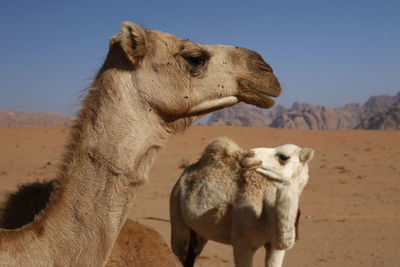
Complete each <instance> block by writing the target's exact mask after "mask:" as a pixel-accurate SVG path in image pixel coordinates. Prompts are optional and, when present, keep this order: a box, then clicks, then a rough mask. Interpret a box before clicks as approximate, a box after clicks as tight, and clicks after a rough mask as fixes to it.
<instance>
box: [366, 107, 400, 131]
mask: <svg viewBox="0 0 400 267" xmlns="http://www.w3.org/2000/svg"><path fill="white" fill-rule="evenodd" d="M359 128H363V129H376V130H400V101H399V102H396V103H394V104H393V105H392V106H391V107H389V109H387V110H386V111H382V112H378V113H376V114H375V115H372V116H370V117H368V118H364V119H362V120H361V123H360V126H359Z"/></svg>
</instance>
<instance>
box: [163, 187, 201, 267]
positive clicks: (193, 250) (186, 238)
mask: <svg viewBox="0 0 400 267" xmlns="http://www.w3.org/2000/svg"><path fill="white" fill-rule="evenodd" d="M179 195H180V190H179V187H178V186H177V184H176V185H175V187H174V189H173V190H172V194H171V198H170V217H171V248H172V251H173V252H174V253H175V255H176V256H177V257H178V259H179V260H180V261H181V263H182V264H183V266H185V267H192V266H193V265H194V261H195V259H196V257H197V256H198V255H199V254H200V253H201V251H202V250H203V248H204V246H205V244H206V243H207V239H204V238H202V237H201V236H199V235H198V234H196V233H195V232H194V231H193V230H191V229H190V228H189V226H188V225H187V224H186V223H185V221H184V220H183V217H182V214H181V205H180V201H179Z"/></svg>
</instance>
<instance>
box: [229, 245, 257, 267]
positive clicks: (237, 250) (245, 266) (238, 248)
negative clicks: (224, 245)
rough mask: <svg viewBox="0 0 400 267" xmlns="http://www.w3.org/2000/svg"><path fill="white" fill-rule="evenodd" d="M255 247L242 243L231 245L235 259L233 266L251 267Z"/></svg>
mask: <svg viewBox="0 0 400 267" xmlns="http://www.w3.org/2000/svg"><path fill="white" fill-rule="evenodd" d="M255 252H256V249H254V248H252V247H249V246H247V245H243V244H234V245H233V256H234V259H235V267H251V266H253V256H254V253H255Z"/></svg>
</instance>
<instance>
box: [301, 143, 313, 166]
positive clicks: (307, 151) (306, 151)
mask: <svg viewBox="0 0 400 267" xmlns="http://www.w3.org/2000/svg"><path fill="white" fill-rule="evenodd" d="M313 157H314V149H312V148H309V147H305V148H303V149H302V150H301V151H300V155H299V158H300V161H301V162H303V163H307V162H309V161H310V160H312V158H313Z"/></svg>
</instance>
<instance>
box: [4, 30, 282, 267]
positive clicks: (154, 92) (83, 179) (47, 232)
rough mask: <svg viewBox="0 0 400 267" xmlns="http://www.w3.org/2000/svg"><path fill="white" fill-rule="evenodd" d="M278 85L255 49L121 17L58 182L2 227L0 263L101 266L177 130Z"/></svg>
mask: <svg viewBox="0 0 400 267" xmlns="http://www.w3.org/2000/svg"><path fill="white" fill-rule="evenodd" d="M280 91H281V88H280V85H279V82H278V80H277V78H276V77H275V76H274V74H273V72H272V69H271V67H270V66H269V65H268V64H267V63H265V62H264V60H263V59H262V58H261V56H260V55H259V54H257V53H256V52H253V51H250V50H247V49H244V48H239V47H232V46H226V45H201V44H197V43H194V42H191V41H189V40H185V39H181V38H178V37H176V36H173V35H171V34H168V33H163V32H159V31H156V30H144V29H143V28H141V27H140V26H138V25H136V24H133V23H130V22H126V23H123V24H122V28H121V32H120V33H118V34H116V35H115V36H113V37H112V38H111V40H110V48H109V52H108V55H107V57H106V59H105V62H104V64H103V66H102V67H101V68H100V71H99V72H98V74H97V76H96V78H95V80H94V82H93V84H92V86H91V88H90V89H89V91H88V94H87V96H86V97H85V98H84V99H83V107H82V108H81V110H80V112H79V114H78V118H77V119H76V121H75V124H74V126H73V130H72V133H71V137H70V141H69V145H68V147H67V152H66V154H65V156H64V160H63V164H62V167H61V168H60V171H59V173H58V176H57V180H58V181H60V187H59V189H58V190H56V192H54V193H53V194H52V196H51V199H50V202H49V203H48V205H47V207H46V208H45V209H44V210H43V212H42V213H41V214H40V216H36V217H35V219H34V221H33V222H32V223H30V224H28V225H25V226H23V227H22V228H19V229H15V230H1V231H0V262H2V264H5V265H8V266H37V265H40V266H47V265H69V266H104V265H105V264H106V262H107V259H108V257H109V255H110V253H111V249H112V247H113V245H114V243H115V241H116V239H117V236H118V233H119V231H120V230H121V228H122V226H123V225H124V222H125V220H126V217H127V211H128V209H129V207H130V205H131V204H132V200H133V196H134V194H135V192H136V189H137V187H138V186H139V185H141V184H143V183H144V181H145V180H146V178H147V177H148V173H149V170H150V167H151V165H152V163H153V161H154V157H155V156H156V154H157V153H158V152H159V151H160V149H161V148H162V147H163V146H164V144H165V143H166V141H167V140H168V137H169V135H170V134H172V133H175V132H177V131H183V130H184V129H185V128H187V127H188V126H189V125H190V124H191V123H192V122H193V121H194V120H195V119H196V118H197V117H198V116H200V115H203V114H206V113H208V112H211V111H214V110H218V109H221V108H224V107H228V106H232V105H234V104H236V103H238V102H240V101H243V102H246V103H249V104H253V105H256V106H258V107H263V108H268V107H271V106H272V105H273V103H274V102H273V100H272V99H271V98H270V97H271V96H278V95H279V94H280Z"/></svg>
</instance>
